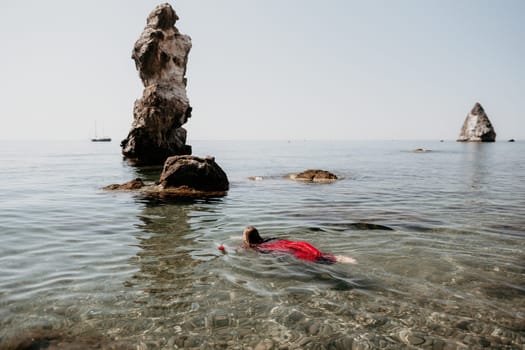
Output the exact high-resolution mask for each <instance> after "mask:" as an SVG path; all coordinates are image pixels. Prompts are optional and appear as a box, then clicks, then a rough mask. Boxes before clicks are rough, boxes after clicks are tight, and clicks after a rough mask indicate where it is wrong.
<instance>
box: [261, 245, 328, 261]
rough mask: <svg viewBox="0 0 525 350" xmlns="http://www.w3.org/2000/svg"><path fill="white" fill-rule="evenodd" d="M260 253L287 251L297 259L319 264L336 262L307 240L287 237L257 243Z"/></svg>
mask: <svg viewBox="0 0 525 350" xmlns="http://www.w3.org/2000/svg"><path fill="white" fill-rule="evenodd" d="M256 249H257V250H258V251H259V252H261V253H272V252H276V253H288V254H292V255H294V256H295V257H296V258H298V259H302V260H308V261H313V262H316V263H320V264H333V263H335V262H336V259H335V256H333V255H332V254H324V253H322V252H321V251H319V249H317V248H316V247H314V246H313V245H311V244H310V243H308V242H301V241H297V242H294V241H289V240H287V239H278V240H271V241H269V242H264V243H261V244H259V245H257V248H256Z"/></svg>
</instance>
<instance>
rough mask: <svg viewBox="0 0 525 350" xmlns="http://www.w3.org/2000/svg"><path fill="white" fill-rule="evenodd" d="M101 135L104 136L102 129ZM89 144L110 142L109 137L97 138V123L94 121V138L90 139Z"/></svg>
mask: <svg viewBox="0 0 525 350" xmlns="http://www.w3.org/2000/svg"><path fill="white" fill-rule="evenodd" d="M102 135H104V128H102ZM91 142H111V137H107V136H103V137H98V136H97V122H96V121H95V137H94V138H92V139H91Z"/></svg>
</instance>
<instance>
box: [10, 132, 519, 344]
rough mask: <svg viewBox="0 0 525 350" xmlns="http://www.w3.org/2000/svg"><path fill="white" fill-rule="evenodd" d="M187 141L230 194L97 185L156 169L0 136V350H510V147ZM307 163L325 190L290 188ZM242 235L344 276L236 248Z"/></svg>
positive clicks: (105, 151) (514, 328) (85, 145)
mask: <svg viewBox="0 0 525 350" xmlns="http://www.w3.org/2000/svg"><path fill="white" fill-rule="evenodd" d="M192 144H193V150H194V154H196V155H201V156H205V155H213V156H215V157H216V161H217V162H218V164H219V165H221V167H222V168H223V169H224V170H225V172H226V173H227V174H228V177H229V180H230V191H229V193H228V195H227V196H226V197H223V198H216V199H210V200H195V201H183V202H180V201H179V202H177V201H173V200H172V201H170V200H155V199H151V198H146V197H144V196H141V195H140V194H136V193H132V192H106V191H104V190H102V189H101V188H102V187H103V186H105V185H108V184H112V183H123V182H126V181H128V180H131V179H133V178H136V177H142V178H143V179H145V180H146V181H151V182H153V181H155V180H157V179H158V176H159V174H160V171H161V169H160V167H145V168H136V167H133V166H131V165H129V164H127V163H126V162H125V161H123V160H122V157H121V155H120V149H119V147H118V144H117V143H90V142H88V141H86V142H7V141H3V142H0V175H1V176H0V179H1V180H0V349H11V348H13V349H14V348H16V347H17V346H21V345H20V344H26V345H25V346H26V347H28V348H29V346H33V348H38V346H41V347H45V346H47V345H51V344H60V342H62V344H77V345H78V346H80V347H83V348H89V347H96V346H102V347H105V348H116V347H120V348H130V349H172V348H196V349H213V348H232V349H245V348H252V349H272V348H275V349H286V348H288V349H368V348H387V349H397V348H431V349H472V348H483V347H489V348H499V347H500V348H509V349H522V346H523V344H525V275H524V272H525V143H522V142H515V143H507V142H497V143H491V144H477V143H456V142H437V141H436V142H431V141H419V142H418V141H410V142H409V141H403V142H401V141H381V142H364V141H363V142H357V141H355V142H343V141H337V142H336V141H333V142H329V141H326V142H321V141H315V142H314V141H264V142H259V141H257V142H256V141H250V142H248V141H195V142H193V143H192ZM416 148H424V149H426V150H430V151H429V152H414V150H415V149H416ZM309 168H319V169H325V170H329V171H331V172H333V173H335V174H337V175H338V176H339V177H340V180H339V181H337V182H335V183H331V184H310V183H300V182H294V181H292V180H290V179H288V178H286V175H287V174H289V173H294V172H300V171H302V170H305V169H309ZM253 176H256V177H257V180H256V181H254V180H252V179H250V177H253ZM247 225H254V226H256V227H257V228H258V229H259V231H260V232H261V234H262V235H263V236H272V237H278V238H287V239H293V240H306V241H309V242H311V243H312V244H314V245H315V246H317V247H318V248H319V249H321V250H322V251H325V252H329V253H333V254H338V255H347V256H351V257H353V258H355V259H357V260H358V262H359V263H358V264H356V265H352V264H335V265H319V264H314V263H311V262H305V261H300V260H297V259H295V258H293V257H286V256H275V255H272V254H257V253H255V252H253V251H248V250H245V249H242V248H240V243H241V233H242V230H243V228H244V227H245V226H247ZM221 244H223V245H224V246H225V249H226V250H225V252H222V251H220V250H219V249H218V246H219V245H221ZM24 342H25V343H24ZM53 342H55V343H53ZM27 344H29V345H27Z"/></svg>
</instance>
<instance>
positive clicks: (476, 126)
mask: <svg viewBox="0 0 525 350" xmlns="http://www.w3.org/2000/svg"><path fill="white" fill-rule="evenodd" d="M457 141H458V142H494V141H496V131H494V127H493V126H492V123H491V122H490V120H489V117H488V116H487V114H486V113H485V110H484V109H483V107H482V106H481V104H480V103H479V102H476V104H475V105H474V107H473V108H472V110H471V111H470V113H469V114H468V115H467V118H466V119H465V122H464V123H463V127H462V128H461V132H460V134H459V137H458V139H457Z"/></svg>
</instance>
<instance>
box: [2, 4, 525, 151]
mask: <svg viewBox="0 0 525 350" xmlns="http://www.w3.org/2000/svg"><path fill="white" fill-rule="evenodd" d="M159 3H161V2H160V1H149V0H134V1H130V0H115V1H112V0H107V1H102V0H98V1H96V0H95V1H71V0H47V1H30V0H25V1H8V0H0V43H1V55H0V76H1V83H0V96H1V102H0V117H1V127H0V139H88V138H90V137H92V136H93V135H94V124H95V121H97V122H98V126H99V128H98V129H99V136H101V135H100V134H102V128H104V131H105V134H107V135H108V136H111V137H112V138H113V139H114V140H115V141H117V142H118V141H120V140H121V139H122V138H124V137H125V136H126V135H127V133H128V131H129V128H130V126H131V122H132V118H133V115H132V109H133V103H134V101H135V99H137V98H138V97H140V95H141V94H142V89H143V86H142V83H141V81H140V79H139V77H138V74H137V72H136V70H135V65H134V62H133V61H132V60H131V50H132V47H133V44H134V42H135V41H136V40H137V38H138V37H139V35H140V33H141V32H142V30H143V28H144V26H145V23H146V17H147V16H148V14H149V13H150V11H151V10H152V9H153V8H154V7H155V6H156V5H157V4H159ZM170 4H171V5H172V6H173V7H174V8H175V10H176V12H177V14H178V16H179V17H180V20H179V21H178V22H177V24H176V26H177V27H178V28H179V30H180V31H181V32H182V33H184V34H188V35H189V36H191V38H192V42H193V48H192V50H191V52H190V56H189V65H188V70H187V78H188V97H189V98H190V103H191V105H192V106H193V116H192V118H191V119H190V121H189V122H188V123H187V124H186V125H185V128H186V129H187V130H188V138H189V141H190V143H191V140H192V139H248V138H250V139H301V140H302V139H350V140H355V139H388V140H390V139H447V140H454V139H455V138H456V137H457V136H458V134H459V130H460V128H461V125H462V123H463V121H464V119H465V116H466V115H467V113H468V112H469V111H470V109H471V108H472V106H473V105H474V103H475V102H476V101H479V102H481V104H482V105H483V106H484V107H485V111H486V112H487V114H488V116H489V118H490V119H491V121H492V123H493V125H494V126H495V128H496V132H497V135H498V136H497V137H498V140H499V141H502V140H507V139H509V138H516V139H525V113H524V112H523V107H522V106H521V105H522V104H523V103H524V102H525V23H524V19H525V1H522V0H516V1H511V0H501V1H496V0H491V1H483V0H469V1H467V0H450V1H449V0H439V1H430V0H427V1H425V0H413V1H408V0H406V1H401V0H385V1H374V0H372V1H365V0H362V1H351V0H327V1H310V0H287V1H284V0H220V1H219V0H177V1H170Z"/></svg>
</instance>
